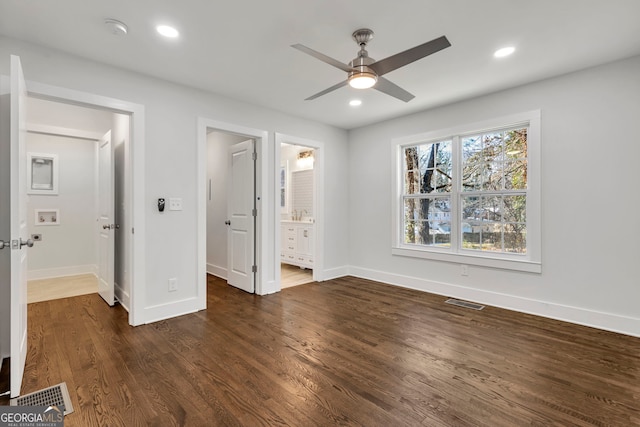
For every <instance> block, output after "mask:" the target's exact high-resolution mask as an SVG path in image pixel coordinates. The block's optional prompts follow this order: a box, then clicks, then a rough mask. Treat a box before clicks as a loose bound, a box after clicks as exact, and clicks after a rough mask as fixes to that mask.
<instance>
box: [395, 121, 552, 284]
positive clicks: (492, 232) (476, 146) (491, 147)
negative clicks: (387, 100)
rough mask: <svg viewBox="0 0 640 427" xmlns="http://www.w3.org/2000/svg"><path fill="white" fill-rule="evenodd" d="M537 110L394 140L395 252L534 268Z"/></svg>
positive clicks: (537, 234) (537, 258)
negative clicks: (395, 183)
mask: <svg viewBox="0 0 640 427" xmlns="http://www.w3.org/2000/svg"><path fill="white" fill-rule="evenodd" d="M539 135H540V132H539V112H532V113H526V114H520V115H517V116H512V117H507V118H502V119H497V120H492V121H490V122H485V123H479V124H474V125H469V126H461V127H459V128H455V129H448V130H444V131H438V132H431V133H428V134H421V135H415V136H411V137H407V138H401V139H398V140H395V141H393V149H394V159H396V161H395V162H394V165H395V172H396V176H397V177H398V182H397V185H396V194H394V203H393V209H394V236H395V237H394V243H393V253H394V254H396V255H404V256H414V257H421V258H430V259H438V260H443V261H451V262H460V263H464V264H475V265H486V266H491V267H498V268H507V269H515V270H522V271H531V272H540V271H541V267H540V213H539V212H540V197H539V188H540V184H539V181H540V172H539V169H540V164H539V163H540V162H539V151H540V141H539V139H540V137H539Z"/></svg>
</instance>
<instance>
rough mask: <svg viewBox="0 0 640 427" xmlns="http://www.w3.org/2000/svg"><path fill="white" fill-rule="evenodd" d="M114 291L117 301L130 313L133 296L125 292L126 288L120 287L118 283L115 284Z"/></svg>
mask: <svg viewBox="0 0 640 427" xmlns="http://www.w3.org/2000/svg"><path fill="white" fill-rule="evenodd" d="M113 286H114V288H115V289H114V290H115V295H116V299H117V300H118V302H119V303H120V305H121V306H122V307H123V308H124V309H125V310H127V312H129V306H130V305H131V296H130V295H129V293H128V292H125V290H124V288H123V287H122V286H120V285H119V284H118V283H114V284H113Z"/></svg>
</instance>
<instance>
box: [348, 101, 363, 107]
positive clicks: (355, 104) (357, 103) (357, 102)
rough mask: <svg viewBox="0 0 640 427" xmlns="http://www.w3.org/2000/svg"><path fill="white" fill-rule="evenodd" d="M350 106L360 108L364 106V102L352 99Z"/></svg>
mask: <svg viewBox="0 0 640 427" xmlns="http://www.w3.org/2000/svg"><path fill="white" fill-rule="evenodd" d="M349 105H351V106H352V107H358V106H360V105H362V101H360V100H359V99H352V100H351V101H349Z"/></svg>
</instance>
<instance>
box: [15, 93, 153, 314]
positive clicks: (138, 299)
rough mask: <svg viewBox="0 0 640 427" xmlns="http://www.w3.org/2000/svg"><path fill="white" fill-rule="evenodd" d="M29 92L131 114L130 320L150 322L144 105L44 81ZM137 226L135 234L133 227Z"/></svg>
mask: <svg viewBox="0 0 640 427" xmlns="http://www.w3.org/2000/svg"><path fill="white" fill-rule="evenodd" d="M27 87H28V93H29V95H30V96H34V97H36V98H42V99H48V100H51V101H57V102H65V103H71V104H75V105H81V106H85V107H89V108H102V109H105V110H109V111H112V112H115V113H121V114H128V115H130V116H131V121H130V130H131V140H130V142H131V144H130V147H129V153H127V154H128V155H129V157H130V162H128V163H127V165H126V166H125V182H127V183H128V188H127V192H128V193H129V194H128V196H127V197H126V201H125V209H126V215H127V217H128V218H130V219H131V221H130V223H131V226H132V230H131V231H132V233H131V234H129V233H128V231H129V230H127V233H126V235H128V236H129V239H130V245H129V246H130V247H131V253H130V260H129V261H130V265H131V270H130V271H129V272H128V275H129V277H128V279H127V280H125V282H128V283H131V295H130V299H131V306H130V311H129V324H130V325H133V326H136V325H141V324H144V323H146V320H147V319H146V318H145V317H144V316H145V302H146V270H145V268H146V241H145V236H146V232H145V231H146V225H145V209H144V207H145V179H144V172H145V125H144V114H145V113H144V106H143V105H141V104H135V103H132V102H128V101H122V100H119V99H115V98H109V97H106V96H100V95H95V94H91V93H87V92H81V91H77V90H73V89H67V88H62V87H57V86H50V85H47V84H44V83H38V82H31V81H29V82H27ZM134 229H135V234H134V233H133V230H134Z"/></svg>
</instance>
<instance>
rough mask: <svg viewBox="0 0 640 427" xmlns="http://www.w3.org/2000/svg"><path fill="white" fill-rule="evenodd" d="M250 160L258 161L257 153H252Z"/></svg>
mask: <svg viewBox="0 0 640 427" xmlns="http://www.w3.org/2000/svg"><path fill="white" fill-rule="evenodd" d="M251 158H252V159H253V160H258V153H256V152H255V151H254V152H253V153H251Z"/></svg>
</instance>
